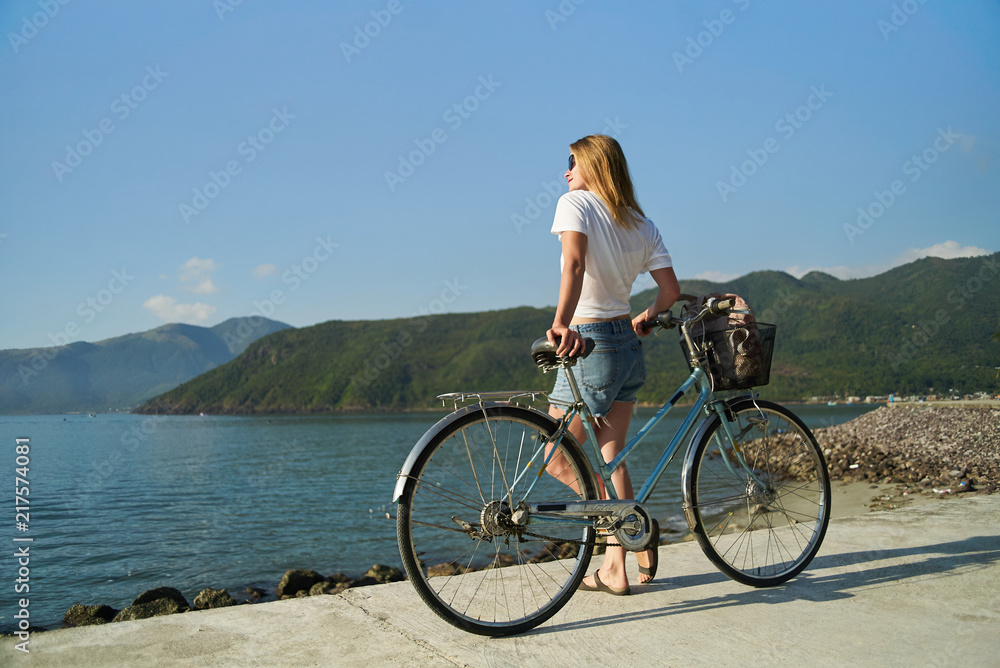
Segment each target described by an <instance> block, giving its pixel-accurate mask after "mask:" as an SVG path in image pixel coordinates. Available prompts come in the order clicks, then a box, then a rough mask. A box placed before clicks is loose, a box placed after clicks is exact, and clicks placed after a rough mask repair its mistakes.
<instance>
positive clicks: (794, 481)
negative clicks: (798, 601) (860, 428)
mask: <svg viewBox="0 0 1000 668" xmlns="http://www.w3.org/2000/svg"><path fill="white" fill-rule="evenodd" d="M730 411H731V412H730V413H729V416H728V418H729V419H727V425H728V427H729V430H730V431H731V432H732V434H733V437H734V439H735V443H733V442H732V441H730V440H729V438H728V436H727V435H726V431H725V429H724V428H723V426H722V421H721V420H720V419H719V418H718V417H715V418H714V419H713V421H712V422H711V423H709V426H708V428H707V429H706V430H705V431H704V432H703V434H702V437H701V438H700V440H699V441H698V444H697V446H696V447H695V450H694V451H693V457H692V458H691V459H690V460H689V461H688V464H687V466H686V468H685V471H684V493H685V513H686V514H687V516H688V522H689V524H691V525H692V529H693V531H694V532H695V536H696V537H697V539H698V543H699V544H700V545H701V549H702V550H703V551H704V552H705V554H706V555H707V556H708V558H709V559H710V560H711V561H712V563H714V564H715V565H716V566H717V567H718V568H719V570H721V571H722V572H723V573H725V574H726V575H728V576H729V577H731V578H733V579H734V580H736V581H738V582H742V583H743V584H748V585H751V586H754V587H769V586H772V585H776V584H780V583H782V582H785V581H787V580H789V579H790V578H792V577H795V576H796V575H798V574H799V573H800V572H802V570H803V569H804V568H805V567H806V566H807V565H808V564H809V562H810V561H812V558H813V557H814V556H815V555H816V552H817V551H818V550H819V547H820V544H821V543H822V542H823V536H824V535H825V534H826V528H827V525H828V523H829V521H830V478H829V476H828V474H827V470H826V464H825V462H824V460H823V454H822V452H821V451H820V449H819V445H818V444H817V443H816V439H815V438H814V437H813V435H812V433H811V432H810V431H809V429H808V427H806V426H805V424H803V423H802V421H801V420H799V418H798V417H796V416H795V414H793V413H792V412H791V411H789V410H788V409H786V408H784V407H782V406H779V405H777V404H774V403H771V402H768V401H757V402H756V403H755V402H754V401H753V400H751V399H744V400H739V401H736V402H735V403H733V404H732V405H731V406H730ZM737 453H738V454H739V455H740V456H742V459H743V461H744V462H745V463H746V466H747V467H748V468H749V469H750V471H752V474H751V473H750V472H748V471H747V468H745V467H744V466H743V465H742V464H741V463H740V461H739V459H738V458H737Z"/></svg>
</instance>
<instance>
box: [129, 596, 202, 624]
mask: <svg viewBox="0 0 1000 668" xmlns="http://www.w3.org/2000/svg"><path fill="white" fill-rule="evenodd" d="M188 610H190V608H189V607H188V606H187V604H184V605H181V604H180V603H178V602H177V601H176V600H174V599H172V598H158V599H156V600H155V601H146V602H145V603H133V604H132V605H130V606H128V607H126V608H125V609H123V610H122V611H121V612H119V613H118V614H117V615H115V618H114V619H113V620H111V621H114V622H128V621H132V620H135V619H148V618H150V617H160V616H162V615H173V614H176V613H178V612H187V611H188Z"/></svg>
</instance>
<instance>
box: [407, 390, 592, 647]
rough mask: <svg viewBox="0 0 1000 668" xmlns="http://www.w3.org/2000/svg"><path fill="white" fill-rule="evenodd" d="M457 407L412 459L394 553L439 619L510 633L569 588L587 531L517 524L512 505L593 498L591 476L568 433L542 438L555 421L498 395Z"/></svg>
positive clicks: (579, 571)
mask: <svg viewBox="0 0 1000 668" xmlns="http://www.w3.org/2000/svg"><path fill="white" fill-rule="evenodd" d="M466 410H468V412H467V413H466V414H465V415H463V416H461V417H459V418H458V419H456V420H454V421H452V422H451V423H450V424H448V425H447V426H445V427H444V428H443V429H442V430H441V431H440V432H439V433H438V434H436V435H435V436H433V437H432V438H431V439H430V440H429V441H428V442H427V445H426V446H424V448H423V450H422V451H421V453H420V454H419V455H418V457H417V459H416V461H415V462H414V465H413V467H412V469H411V471H410V480H409V481H408V484H407V487H406V489H405V490H404V492H403V494H402V495H401V496H400V498H399V504H398V512H397V524H396V534H397V539H398V541H399V549H400V555H401V556H402V559H403V566H404V567H405V569H406V572H407V574H408V575H409V578H410V581H411V583H412V584H413V586H414V587H415V588H416V590H417V593H418V594H419V595H420V597H421V598H422V599H423V600H424V602H425V603H427V604H428V606H430V608H431V609H432V610H434V612H436V613H437V614H438V615H439V616H441V617H442V618H443V619H445V620H446V621H448V622H449V623H451V624H453V625H455V626H457V627H459V628H461V629H464V630H466V631H470V632H472V633H478V634H481V635H490V636H501V635H511V634H515V633H521V632H523V631H526V630H528V629H530V628H533V627H535V626H537V625H538V624H541V623H542V622H544V621H545V620H547V619H549V618H550V617H551V616H552V615H554V614H555V613H556V612H557V611H558V610H559V609H560V608H561V607H562V606H563V605H564V604H565V603H566V602H567V601H568V600H569V598H570V597H571V596H572V595H573V593H574V592H575V590H576V588H577V587H578V586H579V584H580V581H581V580H582V579H583V577H584V575H585V573H586V569H587V566H588V565H589V563H590V557H591V554H592V552H593V541H594V537H595V530H594V528H593V526H592V524H585V523H582V522H566V521H563V522H559V521H558V520H559V519H560V518H545V517H540V516H532V517H531V519H530V520H529V521H528V522H527V523H526V524H525V523H518V522H517V521H515V520H514V519H513V516H514V513H515V512H516V511H517V510H518V509H519V508H524V507H525V504H527V503H532V504H534V503H540V502H544V503H554V504H559V503H565V502H571V501H580V500H587V499H596V498H598V491H597V482H596V478H595V476H594V474H593V470H592V469H591V467H590V463H589V462H588V461H587V459H586V457H585V456H584V455H583V452H582V451H581V450H580V448H579V446H578V445H577V444H576V442H575V441H574V440H573V438H572V437H571V436H569V435H568V434H567V435H566V436H564V437H563V438H562V439H561V440H560V442H559V444H558V445H554V446H553V445H547V443H548V441H549V440H550V437H551V436H552V434H553V433H554V432H555V429H556V423H555V421H554V420H552V419H551V418H549V417H548V416H547V415H544V414H542V413H540V412H538V411H534V410H530V409H527V408H522V407H517V406H511V405H507V404H500V405H488V406H486V407H483V408H479V407H475V408H471V409H466ZM551 448H556V452H555V453H554V454H553V456H552V458H551V459H549V460H548V461H549V464H548V466H547V467H546V469H545V472H544V473H543V472H541V471H540V468H541V466H542V463H543V462H544V461H545V456H546V454H547V453H548V452H550V450H551ZM546 519H549V520H550V522H546V521H545V520H546Z"/></svg>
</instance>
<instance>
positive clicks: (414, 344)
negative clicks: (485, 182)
mask: <svg viewBox="0 0 1000 668" xmlns="http://www.w3.org/2000/svg"><path fill="white" fill-rule="evenodd" d="M998 258H1000V254H994V255H992V256H988V257H985V258H982V257H981V258H964V259H956V260H941V259H937V258H926V259H923V260H919V261H917V262H914V263H911V264H908V265H905V266H902V267H898V268H896V269H893V270H891V271H889V272H886V273H884V274H881V275H879V276H875V277H872V278H866V279H857V280H849V281H841V280H839V279H836V278H834V277H832V276H829V275H825V274H821V273H818V272H814V273H811V274H808V275H806V276H804V277H803V278H802V279H801V280H799V279H795V278H794V277H792V276H789V275H788V274H785V273H782V272H770V271H768V272H755V273H752V274H749V275H747V276H743V277H741V278H739V279H736V280H734V281H731V282H729V283H726V284H713V283H707V282H704V281H682V283H681V287H682V290H683V291H685V292H690V293H705V292H710V291H713V292H734V293H737V294H740V295H742V296H743V297H745V298H746V299H747V300H748V302H749V303H750V304H751V305H752V306H753V307H754V309H755V311H756V312H757V314H758V319H760V320H762V321H766V322H772V323H775V324H776V325H778V334H777V343H776V348H775V360H774V364H773V366H772V373H771V384H770V385H769V386H768V387H767V388H765V389H764V390H763V392H764V394H765V395H766V396H768V397H771V398H775V399H784V400H789V399H799V398H806V397H809V396H811V395H827V394H848V395H851V394H859V395H865V394H887V393H890V392H899V393H904V394H909V393H925V392H929V391H930V389H931V388H935V389H936V391H945V390H948V389H955V390H958V391H962V392H966V391H975V390H989V389H993V390H994V391H995V389H996V388H997V387H998V381H997V379H996V377H995V376H996V370H995V368H994V367H997V366H1000V345H998V343H997V342H996V341H993V340H991V337H992V336H993V334H994V333H995V332H996V331H997V322H998V314H1000V290H998V289H997V286H996V285H994V284H993V283H992V282H991V280H992V278H993V276H994V275H995V274H996V273H997V272H996V266H997V260H998ZM651 299H652V292H646V293H642V294H639V295H636V296H634V297H633V299H632V304H633V307H634V309H635V310H636V311H638V310H639V309H641V308H644V307H645V306H646V305H647V304H648V303H649V302H650V301H651ZM551 318H552V311H551V310H548V309H546V310H542V309H533V308H517V309H510V310H504V311H491V312H481V313H471V314H449V315H437V316H429V317H421V318H414V319H409V320H384V321H361V322H346V321H330V322H326V323H322V324H319V325H315V326H312V327H306V328H302V329H295V330H285V331H281V332H277V333H275V334H272V335H270V336H268V337H265V338H263V339H261V340H259V341H257V342H256V343H254V344H253V345H251V346H249V347H248V348H247V350H246V351H244V353H243V354H242V355H240V356H239V357H238V358H236V359H234V360H233V361H232V362H229V363H228V364H224V365H222V366H220V367H218V368H216V369H213V370H211V371H209V372H207V373H205V374H203V375H201V376H198V377H197V378H194V379H192V380H190V381H188V382H187V383H184V384H183V385H181V386H179V387H177V388H175V389H174V390H171V391H170V392H167V393H165V394H163V395H161V396H159V397H157V398H155V399H153V400H151V401H149V402H148V403H147V404H146V405H144V406H143V407H142V408H141V409H140V410H141V411H142V412H168V413H192V412H206V413H297V412H328V411H344V410H373V409H404V408H420V407H428V406H433V405H436V402H435V401H434V396H435V395H437V394H441V393H444V392H450V391H458V390H498V389H549V388H550V387H551V384H552V382H553V376H551V375H548V376H545V375H542V374H541V373H540V372H539V371H538V370H537V369H536V367H535V366H534V365H533V364H532V363H531V360H530V358H529V355H528V350H529V347H530V345H531V343H532V341H534V340H535V339H536V338H537V337H539V336H542V335H544V332H545V330H546V328H547V327H548V326H549V324H551ZM644 341H645V345H646V353H647V362H648V368H649V373H650V377H649V380H648V382H647V384H646V386H645V387H644V388H643V391H642V393H641V394H640V399H641V400H642V401H647V402H658V401H663V400H664V399H665V398H666V397H668V396H669V395H670V394H671V393H672V391H673V390H674V389H675V388H676V387H677V385H678V384H679V383H680V382H681V380H683V378H684V376H685V375H686V367H685V362H684V359H683V356H682V354H681V352H680V347H679V345H678V343H677V334H676V332H663V333H662V334H661V335H659V336H656V337H649V338H647V339H645V340H644Z"/></svg>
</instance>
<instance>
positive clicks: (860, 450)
mask: <svg viewBox="0 0 1000 668" xmlns="http://www.w3.org/2000/svg"><path fill="white" fill-rule="evenodd" d="M815 436H816V439H817V440H818V441H819V444H820V447H821V448H823V450H824V454H825V455H826V460H827V464H828V466H829V469H830V476H831V478H833V479H837V480H844V481H852V482H861V481H870V482H872V483H879V484H902V485H907V486H911V487H916V488H918V489H920V490H921V491H923V492H925V493H926V494H932V495H945V494H959V493H966V492H982V493H986V494H991V493H993V492H995V491H997V489H998V487H1000V485H998V483H1000V409H997V408H992V407H983V406H961V405H959V406H955V405H947V406H933V405H914V406H891V407H890V406H884V407H882V408H879V409H876V410H874V411H872V412H870V413H866V414H865V415H862V416H861V417H859V418H856V419H854V420H851V421H850V422H845V423H843V424H839V425H836V426H833V427H825V428H823V429H817V430H816V431H815Z"/></svg>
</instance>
